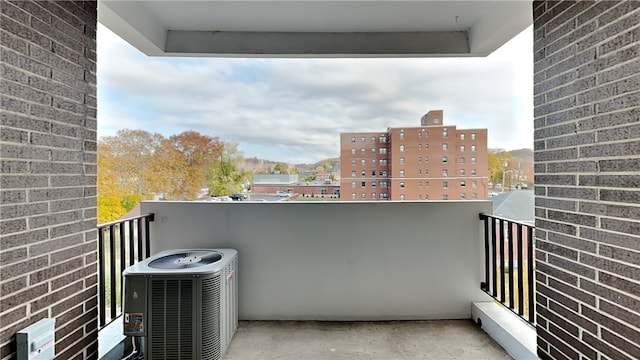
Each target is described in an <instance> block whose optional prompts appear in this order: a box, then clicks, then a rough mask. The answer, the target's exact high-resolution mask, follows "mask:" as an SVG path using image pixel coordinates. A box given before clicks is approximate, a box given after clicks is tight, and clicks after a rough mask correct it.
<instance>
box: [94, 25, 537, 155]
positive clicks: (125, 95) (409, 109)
mask: <svg viewBox="0 0 640 360" xmlns="http://www.w3.org/2000/svg"><path fill="white" fill-rule="evenodd" d="M531 31H532V30H531V29H530V28H529V29H527V30H525V31H524V32H523V33H522V34H520V35H518V36H517V37H516V38H514V39H513V40H512V41H511V42H509V43H507V44H506V45H505V46H503V47H502V48H501V49H498V50H497V51H496V52H495V53H494V54H492V55H490V56H489V57H487V58H455V59H442V58H436V59H226V58H225V59H203V58H180V59H172V58H150V57H147V56H145V55H143V54H141V53H140V52H138V51H137V50H135V49H134V48H132V47H131V46H130V45H128V44H127V43H125V42H124V41H123V40H121V39H120V38H119V37H117V36H116V35H114V34H113V33H111V32H110V31H109V30H108V29H106V28H104V27H103V26H101V25H100V26H99V27H98V97H99V102H100V103H99V104H100V111H99V113H98V127H99V129H98V134H99V135H100V136H103V135H112V134H113V133H115V131H116V130H117V129H119V128H141V129H147V130H152V131H157V132H160V133H163V134H164V135H166V136H168V135H172V134H176V133H179V132H182V131H185V130H196V131H199V132H201V133H205V134H208V135H212V136H218V137H220V138H221V139H222V140H225V141H235V142H238V143H239V144H240V148H241V149H242V150H244V151H245V155H246V156H251V157H252V156H257V157H261V158H267V159H271V160H281V161H290V162H302V161H307V162H311V161H316V160H319V159H321V158H325V157H329V156H337V155H338V153H339V145H338V142H339V133H340V132H346V131H361V130H365V131H383V130H385V129H386V128H387V127H388V126H405V127H409V126H417V125H418V124H419V119H420V117H421V116H422V115H423V114H424V113H426V112H427V111H428V110H431V109H443V110H444V112H445V121H446V122H447V123H449V124H455V125H457V126H458V127H462V128H471V127H487V128H489V146H490V147H502V148H507V149H512V148H521V147H525V146H527V147H531V146H532V142H533V139H532V134H533V110H532V97H533V96H532V88H533V83H532V73H533V71H532V69H533V65H532V51H531V49H532V40H531V38H532V32H531Z"/></svg>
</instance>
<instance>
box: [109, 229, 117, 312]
mask: <svg viewBox="0 0 640 360" xmlns="http://www.w3.org/2000/svg"><path fill="white" fill-rule="evenodd" d="M115 226H116V224H113V225H111V226H109V285H110V286H111V288H110V290H111V294H110V295H111V304H110V305H111V306H110V310H111V311H110V312H109V320H112V319H114V318H115V317H116V298H117V294H118V292H117V291H116V246H115V244H116V242H115V229H114V228H115Z"/></svg>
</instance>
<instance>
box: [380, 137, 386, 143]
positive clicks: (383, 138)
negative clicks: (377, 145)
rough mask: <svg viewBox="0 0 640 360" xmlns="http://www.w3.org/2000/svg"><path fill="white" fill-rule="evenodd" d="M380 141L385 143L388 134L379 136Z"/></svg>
mask: <svg viewBox="0 0 640 360" xmlns="http://www.w3.org/2000/svg"><path fill="white" fill-rule="evenodd" d="M379 141H380V142H381V143H383V144H384V143H386V142H387V137H386V136H380V137H379Z"/></svg>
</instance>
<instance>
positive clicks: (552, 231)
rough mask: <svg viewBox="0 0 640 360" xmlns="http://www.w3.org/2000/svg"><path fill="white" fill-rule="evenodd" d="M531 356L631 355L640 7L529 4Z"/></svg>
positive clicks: (639, 251)
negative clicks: (534, 348) (533, 241)
mask: <svg viewBox="0 0 640 360" xmlns="http://www.w3.org/2000/svg"><path fill="white" fill-rule="evenodd" d="M533 9H534V10H533V12H534V59H535V60H534V61H535V64H534V105H535V110H534V116H535V171H536V175H535V183H536V187H535V192H536V210H535V211H536V226H537V230H536V236H537V246H536V249H537V253H536V257H537V259H538V261H537V273H536V276H537V291H538V295H537V297H538V298H537V300H538V306H537V311H538V314H539V315H538V317H537V321H538V325H537V333H538V352H539V355H540V357H542V358H545V359H546V358H552V359H616V360H617V359H638V358H640V344H639V342H638V339H640V190H638V187H640V175H639V172H638V170H639V169H640V122H639V119H640V107H639V104H640V2H638V1H601V2H586V1H580V2H570V1H560V2H555V1H549V2H547V1H536V2H534V4H533Z"/></svg>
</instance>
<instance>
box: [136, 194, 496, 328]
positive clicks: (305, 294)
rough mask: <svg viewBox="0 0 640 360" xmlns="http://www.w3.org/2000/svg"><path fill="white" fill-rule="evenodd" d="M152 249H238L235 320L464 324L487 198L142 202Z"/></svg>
mask: <svg viewBox="0 0 640 360" xmlns="http://www.w3.org/2000/svg"><path fill="white" fill-rule="evenodd" d="M141 211H142V213H155V215H156V217H155V219H156V220H155V222H153V223H151V252H152V253H156V252H158V251H161V250H168V249H176V248H222V247H229V248H234V249H237V250H238V261H239V269H238V281H239V282H238V285H239V317H240V319H241V320H408V319H465V318H467V319H468V318H470V317H471V303H472V302H474V301H487V300H488V299H489V298H488V296H487V295H486V294H484V293H483V292H482V291H481V290H480V282H481V281H482V278H483V271H484V270H483V261H484V260H483V259H484V258H483V245H482V244H483V242H482V241H483V240H482V224H481V222H480V221H479V219H478V214H479V213H481V212H491V203H490V202H488V201H460V202H457V201H456V202H454V201H451V202H376V203H372V202H368V203H366V202H361V203H359V202H327V203H304V202H300V203H296V202H274V203H249V202H233V203H208V202H207V203H199V202H166V201H160V202H145V203H143V204H142V208H141Z"/></svg>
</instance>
